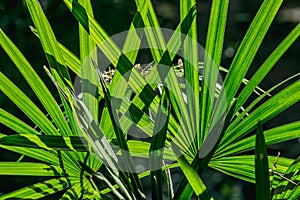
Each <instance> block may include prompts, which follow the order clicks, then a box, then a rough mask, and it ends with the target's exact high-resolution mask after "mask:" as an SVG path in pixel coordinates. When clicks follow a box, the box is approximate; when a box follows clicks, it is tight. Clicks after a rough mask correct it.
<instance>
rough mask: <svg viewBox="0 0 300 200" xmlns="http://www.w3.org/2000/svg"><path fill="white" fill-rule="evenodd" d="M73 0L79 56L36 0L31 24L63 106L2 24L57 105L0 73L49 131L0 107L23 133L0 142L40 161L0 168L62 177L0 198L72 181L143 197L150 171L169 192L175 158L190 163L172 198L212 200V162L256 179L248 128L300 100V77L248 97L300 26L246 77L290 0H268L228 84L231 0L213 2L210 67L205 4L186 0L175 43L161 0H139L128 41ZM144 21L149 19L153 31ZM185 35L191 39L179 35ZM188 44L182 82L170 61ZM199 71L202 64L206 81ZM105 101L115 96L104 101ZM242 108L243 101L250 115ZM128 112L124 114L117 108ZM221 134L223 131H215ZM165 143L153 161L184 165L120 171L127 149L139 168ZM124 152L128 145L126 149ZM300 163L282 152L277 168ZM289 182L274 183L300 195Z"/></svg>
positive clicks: (0, 114) (7, 89) (283, 133)
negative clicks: (106, 76) (133, 133)
mask: <svg viewBox="0 0 300 200" xmlns="http://www.w3.org/2000/svg"><path fill="white" fill-rule="evenodd" d="M64 2H65V4H66V6H67V7H68V8H69V9H70V10H71V12H72V13H73V15H74V16H75V18H76V19H77V21H78V23H79V39H80V41H79V44H80V56H79V58H78V57H76V56H75V54H73V53H72V52H71V51H69V50H68V49H67V48H66V47H64V46H63V45H61V44H60V43H59V42H58V41H57V40H56V38H55V35H54V33H53V31H52V28H51V26H50V24H49V22H48V20H47V18H46V16H45V14H44V13H43V10H42V8H41V6H40V5H39V3H38V1H36V0H27V5H28V8H29V11H30V15H31V17H32V19H33V22H34V25H35V28H32V30H33V32H34V33H35V34H36V35H37V36H38V37H39V39H40V41H41V44H42V46H43V49H44V52H45V54H46V58H47V60H48V63H49V66H50V72H49V71H47V73H48V75H49V76H50V78H51V79H52V81H53V82H54V84H55V85H56V87H57V88H58V91H59V94H60V100H61V103H62V106H59V104H60V103H59V102H57V101H56V100H55V99H54V97H53V95H52V94H51V93H50V91H49V90H48V89H47V87H46V86H45V84H44V83H43V81H42V80H41V79H40V78H39V76H38V75H37V74H36V73H35V72H34V70H33V69H32V67H31V66H30V64H29V62H28V61H27V60H26V59H25V58H24V56H23V55H22V54H21V52H20V51H19V50H18V49H17V47H16V46H15V45H14V44H13V43H12V42H11V41H10V40H9V38H8V37H7V36H6V35H5V34H4V32H3V31H2V30H0V44H1V46H2V47H3V49H4V50H5V52H6V53H7V54H8V55H9V57H10V58H11V59H12V61H13V62H14V63H15V65H16V66H17V68H18V70H19V71H20V72H21V73H22V75H23V76H24V78H25V79H26V81H27V82H28V83H29V85H30V87H31V88H32V90H33V91H34V92H35V94H36V95H37V97H38V98H39V100H40V101H41V103H42V105H43V107H44V108H45V110H46V112H47V115H44V113H43V112H42V111H41V109H39V108H38V107H37V106H36V105H35V104H34V103H33V102H32V101H31V100H30V99H29V98H28V97H27V96H26V95H25V94H24V93H23V92H22V91H21V90H20V89H19V88H18V87H17V86H16V85H15V84H14V83H13V82H12V81H11V80H9V79H8V78H7V77H6V76H5V75H4V74H2V73H0V86H1V88H0V89H1V91H2V92H3V93H4V94H5V95H6V96H8V97H9V98H10V99H11V100H12V101H13V102H14V103H15V104H16V105H17V106H18V107H19V108H20V109H21V110H22V111H23V112H24V113H25V114H26V115H27V116H28V117H29V119H30V120H32V121H33V122H34V123H35V124H36V126H37V127H38V128H39V129H40V130H41V131H40V132H39V131H37V130H36V129H34V128H31V127H30V126H29V125H27V124H26V123H24V122H23V121H21V120H20V119H18V118H17V117H15V116H13V115H11V114H10V113H8V112H7V111H5V110H3V109H2V108H1V109H0V122H1V123H3V124H5V125H6V126H8V127H9V128H10V129H11V130H13V131H14V132H15V133H17V134H14V135H4V134H1V135H0V147H1V148H4V149H7V150H10V151H13V152H17V153H20V154H22V155H25V156H28V157H31V158H34V159H36V160H37V162H36V163H29V162H0V174H1V175H6V174H11V175H31V176H40V175H43V176H48V177H51V176H55V178H52V179H49V180H46V181H41V182H40V183H37V184H34V185H32V186H28V187H25V188H22V189H19V190H16V191H14V192H11V193H9V194H5V195H4V196H2V197H0V199H7V198H29V199H37V198H42V197H44V196H47V195H50V194H53V193H56V192H59V191H62V190H65V192H64V194H63V196H62V198H63V199H80V198H83V199H85V198H86V199H92V198H95V199H102V198H109V197H107V196H106V194H107V193H110V195H111V196H112V197H115V198H118V199H141V198H145V194H144V192H143V190H142V186H141V183H140V180H139V179H140V178H143V177H147V176H150V177H151V180H152V183H153V195H154V196H157V198H160V199H162V196H161V190H160V188H161V187H162V170H168V169H170V168H175V167H180V168H181V170H182V171H183V173H184V175H185V179H184V180H183V181H182V182H181V185H180V187H179V188H178V190H177V192H176V193H175V196H174V197H173V194H171V193H170V194H171V198H174V199H178V198H189V197H191V195H192V194H193V193H195V194H196V195H197V196H199V198H200V199H210V195H209V194H208V193H207V188H206V186H205V184H204V182H203V181H202V179H201V176H202V173H203V172H204V170H205V168H206V167H211V168H214V169H216V170H219V171H221V172H223V173H225V174H228V175H231V176H234V177H237V178H239V179H242V180H246V181H249V182H255V180H257V178H256V177H255V176H254V174H255V173H254V170H255V165H254V157H253V156H241V155H238V154H239V153H241V152H244V151H247V150H251V149H254V148H255V137H254V136H253V135H251V134H250V133H251V131H252V130H254V129H255V128H256V124H257V123H258V122H259V121H262V123H265V122H267V121H269V120H270V119H272V118H273V117H275V116H276V115H278V114H279V113H281V112H282V111H284V110H285V109H287V108H289V107H290V106H292V105H293V104H295V103H297V102H299V100H300V98H299V97H300V94H299V92H298V88H299V86H300V82H299V81H296V82H294V83H293V84H291V85H290V86H288V87H287V88H285V89H283V90H282V91H280V92H278V93H277V94H276V95H274V96H272V97H271V98H270V99H268V100H267V101H266V102H264V103H262V104H259V103H260V101H261V100H262V99H263V98H265V97H267V96H268V95H269V93H270V92H272V91H273V90H274V89H275V88H277V87H278V86H279V85H281V84H279V85H276V86H274V87H273V88H271V89H270V90H268V91H266V92H265V91H262V93H263V94H259V96H258V97H257V98H256V100H255V101H253V103H252V104H250V105H249V106H245V105H244V104H245V102H246V101H247V100H248V98H249V96H250V95H252V94H253V93H255V92H256V89H259V88H258V84H259V83H260V82H261V81H262V79H263V78H264V77H265V76H266V75H267V73H268V72H269V71H270V70H271V69H272V67H273V66H274V65H275V63H276V62H277V61H278V60H279V59H280V57H281V56H282V55H283V53H284V52H285V51H286V50H287V49H288V47H289V46H290V45H291V44H292V43H293V42H294V41H295V40H296V39H297V38H298V37H299V35H300V28H299V27H300V26H299V25H298V26H296V27H295V28H294V29H293V31H292V32H291V33H290V34H289V35H288V36H287V37H286V39H285V40H283V42H282V43H281V44H280V45H279V46H278V47H277V48H276V49H275V50H274V51H273V52H272V53H271V55H270V56H269V58H268V59H267V60H266V61H265V62H264V63H263V64H262V66H261V67H260V68H259V70H258V71H257V72H256V73H255V75H254V76H253V77H252V78H251V79H250V80H249V81H246V86H245V87H244V89H243V90H242V92H241V93H238V90H239V89H240V88H241V85H242V84H243V82H245V74H246V73H247V71H248V69H249V67H250V65H251V64H252V62H253V59H254V57H255V55H256V54H257V51H258V49H259V47H260V46H261V43H262V41H263V38H264V36H265V35H266V33H267V31H268V29H269V27H270V25H271V23H272V21H273V19H274V17H275V15H276V13H277V11H278V9H279V7H280V5H281V3H282V0H281V1H278V0H270V1H264V2H263V4H262V5H261V8H260V10H259V11H258V13H257V15H256V16H255V18H254V20H253V22H252V23H251V25H250V27H249V29H248V31H247V33H246V35H245V37H244V39H243V41H242V43H241V45H240V47H239V49H238V51H237V53H236V55H235V57H234V59H233V61H232V63H231V66H230V68H229V70H228V71H227V72H226V78H225V80H224V83H222V82H219V81H218V78H219V73H220V71H222V70H223V68H222V67H220V66H219V65H220V62H221V55H222V48H223V41H224V37H225V27H226V18H227V12H228V11H227V9H228V4H229V2H228V1H227V0H216V1H213V3H212V8H211V15H210V22H209V27H208V33H207V39H206V45H205V47H206V50H207V52H206V54H205V55H204V63H203V64H202V65H200V66H199V65H198V64H199V60H200V57H199V54H198V52H199V46H197V43H196V41H197V34H198V33H197V23H196V17H197V13H196V2H195V1H193V0H190V1H180V23H179V25H178V27H177V28H176V31H175V32H174V33H173V34H172V35H171V37H170V39H169V41H165V37H164V35H163V31H162V29H161V28H160V25H159V22H158V19H157V16H156V14H155V11H154V8H153V5H152V3H151V1H146V0H142V1H138V0H136V1H135V3H136V7H137V11H136V13H135V15H134V18H133V20H132V23H131V25H130V28H129V32H128V34H127V36H126V39H125V43H124V45H123V47H122V48H121V47H119V46H118V44H117V43H115V42H114V41H113V39H111V38H110V36H109V35H108V34H107V33H106V32H105V30H104V29H103V28H102V27H101V25H99V24H98V23H97V22H96V20H95V19H94V17H93V11H92V7H91V4H90V2H89V1H83V0H80V1H74V0H64ZM137 27H141V28H144V29H143V30H144V32H141V31H139V29H138V28H137ZM178 33H179V35H180V36H178ZM181 34H183V35H186V36H187V37H181ZM143 37H146V40H147V42H148V44H149V46H150V47H151V48H150V50H151V55H152V58H153V61H154V62H153V65H151V68H152V70H151V71H150V73H149V74H148V75H147V76H146V77H145V76H143V74H141V73H139V71H138V69H136V68H135V64H136V59H137V55H138V53H139V48H140V46H141V43H142V40H143ZM180 48H182V52H183V54H182V55H183V57H184V58H185V60H183V68H184V76H185V79H186V82H185V83H183V84H182V83H180V82H179V81H178V74H179V73H178V72H177V71H176V69H175V68H176V66H174V65H173V64H172V63H173V61H174V58H175V55H176V54H177V53H178V51H179V49H180ZM98 50H100V51H102V52H103V53H104V55H105V56H106V57H107V58H108V60H109V62H111V64H112V65H113V66H114V67H115V69H116V71H115V75H114V76H113V78H112V81H111V83H110V84H108V83H105V82H104V81H103V77H102V75H101V73H98V71H97V70H99V69H98V66H99V67H100V70H101V71H103V70H105V68H106V66H102V65H101V60H98V59H97V51H98ZM162 65H165V66H167V68H163V67H161V66H162ZM95 67H96V69H95ZM67 68H69V69H70V70H71V71H73V72H75V74H76V75H77V77H79V78H80V80H81V81H82V85H81V87H82V88H81V91H82V98H81V96H80V95H81V94H80V95H78V94H77V93H76V92H77V91H75V89H76V88H75V87H74V84H72V83H71V82H70V76H69V72H68V70H67ZM199 69H203V76H200V80H199ZM223 71H224V70H223ZM97 73H98V77H97ZM127 74H129V75H127ZM181 76H182V75H181ZM124 77H125V78H124ZM295 77H297V76H295ZM149 83H151V84H149ZM160 84H165V85H167V87H168V90H169V89H170V91H172V92H171V93H169V92H168V90H166V92H167V95H165V94H163V95H161V94H157V93H156V92H155V90H156V89H157V88H159V85H160ZM165 85H164V86H165ZM140 86H142V87H140ZM128 88H130V89H131V90H132V91H134V93H135V96H134V97H133V98H132V99H129V98H127V99H126V98H124V96H126V95H128V94H127V93H126V91H128V90H127V89H128ZM112 99H114V100H116V102H120V103H119V104H118V105H117V106H116V105H111V102H113V101H112ZM124 99H125V100H124ZM102 102H105V103H104V105H103V104H101V103H102ZM159 102H161V104H159ZM166 102H168V103H166ZM162 104H164V106H165V107H168V105H166V104H170V111H167V112H166V113H168V115H167V120H166V122H167V124H164V126H163V127H164V128H163V129H162V130H158V129H159V128H158V127H159V123H161V122H160V119H162V114H163V112H162ZM224 105H225V106H224ZM244 107H245V108H244ZM168 108H169V107H168ZM253 108H254V109H253ZM240 109H245V110H244V111H241V113H240ZM167 110H168V109H167ZM166 113H165V114H166ZM119 115H120V117H119V118H118V117H117V118H115V116H119ZM132 127H137V128H139V129H140V130H142V131H143V132H144V133H145V134H146V135H148V136H149V137H151V140H152V142H151V143H149V142H146V141H140V140H137V139H130V138H129V137H128V135H129V132H130V128H132ZM298 129H299V122H293V123H290V124H286V125H282V126H280V127H275V128H272V129H270V130H266V131H264V132H260V133H263V134H264V136H263V137H264V138H265V140H266V144H275V143H278V142H283V141H286V140H289V139H294V138H297V137H299V134H298V133H299V131H298ZM156 132H158V134H157V135H155V133H156ZM215 134H216V135H215ZM215 136H218V137H216V138H215V139H214V140H212V138H214V137H215ZM241 138H242V139H241ZM112 147H114V148H112ZM162 147H164V151H163V154H159V155H154V157H152V161H151V166H152V167H153V166H154V165H153V164H157V162H159V163H160V164H161V165H162V164H163V163H164V162H165V161H173V162H174V161H175V163H173V164H169V165H166V166H163V165H162V166H161V168H162V169H158V170H154V171H146V172H144V173H140V174H135V173H132V172H123V171H118V170H117V169H118V167H119V166H118V162H117V161H116V160H117V158H120V157H121V156H123V158H125V161H126V162H125V164H126V165H127V170H128V169H130V168H134V164H133V160H132V156H133V157H140V158H149V153H150V155H151V152H153V151H157V150H158V149H161V148H162ZM120 149H121V150H120ZM124 151H126V152H128V153H127V154H124ZM203 152H205V153H203ZM199 155H200V156H201V160H200V161H199V159H198V156H199ZM150 158H151V156H150ZM268 158H269V166H265V165H264V167H265V168H272V166H271V163H272V160H274V159H275V158H274V157H272V156H269V157H268ZM150 160H151V159H150ZM107 163H109V164H107ZM298 163H299V162H298V160H296V161H295V162H293V160H292V159H287V158H280V160H279V161H278V168H277V170H278V173H282V174H285V176H290V175H289V174H291V173H293V176H292V177H289V178H291V179H292V180H293V181H295V182H297V181H299V180H298V178H299V176H297V166H298ZM28 166H32V168H29V167H28ZM8 167H9V169H8ZM11 167H14V168H13V169H10V168H11ZM95 180H97V181H98V182H99V183H100V185H101V188H102V187H104V189H103V190H100V189H99V188H100V187H99V185H97V184H96V183H95ZM169 183H170V179H169ZM286 184H289V183H287V182H285V181H283V180H282V181H281V180H280V179H274V181H273V182H272V187H273V188H276V189H275V192H274V194H275V199H276V198H281V197H282V196H284V195H290V197H291V198H297V188H293V189H292V190H289V189H288V187H287V185H286ZM282 186H284V187H282ZM98 187H99V188H98ZM280 188H284V189H283V190H281V189H280ZM279 190H280V191H279ZM37 191H43V192H37ZM279 196H280V197H279Z"/></svg>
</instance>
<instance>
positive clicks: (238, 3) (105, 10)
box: [0, 0, 300, 200]
mask: <svg viewBox="0 0 300 200" xmlns="http://www.w3.org/2000/svg"><path fill="white" fill-rule="evenodd" d="M40 2H41V4H42V6H43V8H44V10H45V13H46V15H47V17H48V19H49V21H50V24H51V26H52V28H53V30H54V32H55V34H56V37H57V39H58V41H60V42H61V43H62V44H64V45H65V46H66V47H68V48H69V49H70V50H71V51H73V52H74V53H75V54H77V55H79V48H78V25H77V22H76V20H75V19H74V17H73V15H72V14H71V13H70V12H69V10H68V9H67V7H66V6H65V5H64V3H63V2H62V1H58V0H41V1H40ZM261 2H262V0H251V1H243V0H231V1H230V8H229V15H228V24H227V29H226V39H225V45H224V54H223V60H222V66H224V67H226V68H228V67H229V64H230V62H231V60H232V57H233V55H234V52H235V51H236V49H237V47H238V45H239V44H240V42H241V40H242V38H243V36H244V34H245V33H246V30H247V28H248V26H249V25H250V22H251V20H252V19H253V17H254V15H255V13H256V12H257V10H258V8H259V6H260V4H261ZM92 3H93V5H94V15H95V18H96V19H97V21H98V22H99V23H100V24H101V25H102V26H103V27H104V29H105V30H106V31H107V32H108V33H109V34H110V35H113V34H117V33H119V32H121V31H125V30H128V28H129V24H130V22H131V20H132V18H133V15H134V12H135V9H136V8H135V5H134V1H133V0H129V1H128V0H92ZM153 4H154V6H155V10H156V11H157V15H158V18H159V21H160V25H161V27H164V28H170V29H175V28H176V26H177V24H178V22H179V1H178V0H169V1H167V0H160V1H158V0H155V1H153ZM209 9H210V1H207V0H202V1H199V2H198V28H199V42H200V44H201V45H202V46H205V45H204V44H205V37H206V31H207V24H208V19H209ZM299 22H300V2H299V1H298V0H288V1H284V3H283V5H282V7H281V9H280V11H279V13H278V15H277V17H276V19H275V21H274V22H273V24H272V25H271V28H270V30H269V31H268V33H267V35H266V38H265V39H264V41H263V44H262V46H261V48H260V50H259V53H258V55H257V56H256V57H255V61H254V62H253V65H252V67H251V70H250V71H249V73H248V74H247V77H248V78H249V77H251V75H252V74H253V73H254V72H255V71H256V69H257V68H258V67H259V66H260V65H261V64H262V62H263V61H264V60H265V59H266V58H267V56H268V55H269V54H270V52H271V51H272V50H273V49H274V48H275V47H276V46H277V45H278V44H279V43H280V42H281V41H282V40H283V39H284V38H285V36H286V35H287V34H288V33H289V32H290V31H291V30H292V29H293V27H295V26H296V24H297V23H299ZM30 25H33V23H32V21H31V19H30V15H29V12H28V10H27V8H26V5H25V3H24V1H21V0H9V1H8V0H6V1H5V0H0V28H2V29H3V31H4V32H5V33H6V34H7V35H8V36H9V37H10V39H11V40H12V41H13V42H14V43H15V44H16V45H17V47H18V48H19V49H20V50H21V52H22V53H23V54H24V55H25V57H26V58H27V59H28V60H29V61H30V63H31V64H32V66H33V67H34V68H35V70H36V71H37V72H38V73H39V75H40V76H41V77H42V79H43V80H45V81H46V83H47V85H48V86H49V87H50V88H52V89H53V90H54V88H53V85H52V84H51V83H50V80H49V79H48V77H47V75H46V74H45V73H44V71H43V69H42V67H43V65H45V64H47V62H46V59H45V56H44V53H43V50H42V47H41V45H40V43H39V41H38V39H37V38H36V37H35V36H34V34H32V33H31V31H30V29H29V26H30ZM299 50H300V42H299V39H298V40H297V41H296V42H295V43H294V44H293V45H292V46H291V47H290V49H289V50H288V51H287V52H286V53H285V55H284V56H283V57H282V58H281V59H280V61H279V62H278V63H277V64H276V66H275V67H274V68H273V70H272V71H271V72H270V73H269V75H268V76H267V77H266V78H265V79H264V81H263V83H262V84H261V86H262V88H264V89H268V88H270V87H271V86H273V85H274V84H276V83H278V82H280V81H282V80H284V79H286V78H287V77H289V76H291V75H294V74H296V73H299V72H300V66H299V64H300V58H299V56H300V54H299ZM0 71H1V72H3V73H4V74H6V75H7V76H8V77H9V78H10V79H11V80H13V82H14V83H16V84H17V85H18V86H19V87H20V88H21V89H22V90H23V91H24V92H25V93H26V94H27V95H28V96H29V97H30V98H31V99H33V100H34V101H35V102H36V103H37V104H39V102H38V101H37V99H36V97H35V95H34V94H33V92H32V91H31V90H30V89H29V86H28V84H27V83H25V81H24V79H23V78H22V76H21V75H20V73H19V72H18V71H17V69H16V67H14V64H13V63H12V62H11V61H10V59H9V58H8V56H7V55H6V54H5V52H4V51H3V50H2V49H0ZM285 86H286V85H285ZM0 107H1V108H4V109H6V110H8V111H9V112H11V113H12V114H14V115H17V116H20V117H21V118H23V119H24V120H26V121H28V119H26V116H24V115H23V113H22V112H21V111H20V110H18V109H17V107H16V106H15V105H14V104H13V103H12V102H10V101H9V100H8V99H7V98H6V97H5V96H4V95H3V94H2V93H0ZM299 116H300V105H299V103H298V104H296V105H294V106H292V107H291V108H290V109H288V110H287V111H285V112H284V113H282V114H281V115H279V116H278V117H276V118H274V119H272V120H271V121H270V122H269V123H267V124H266V125H265V128H271V127H274V126H277V125H281V124H284V123H287V122H292V121H296V120H299V119H300V117H299ZM28 123H30V122H28ZM0 128H1V129H0V131H1V132H2V133H7V134H9V133H11V131H10V130H9V129H7V128H6V127H4V126H0ZM278 150H280V151H281V154H282V155H283V156H285V157H291V158H296V157H297V156H299V154H300V148H299V140H293V141H288V142H285V143H282V144H279V145H273V146H271V147H270V148H269V154H270V155H276V154H277V152H278ZM18 158H19V155H17V154H14V153H10V152H8V151H5V150H0V160H7V161H9V160H10V161H15V160H17V159H18ZM174 174H175V176H177V172H176V171H174ZM178 176H179V177H180V174H179V173H178ZM38 180H40V178H37V179H31V178H30V179H29V178H24V177H12V176H1V177H0V195H1V192H2V193H6V192H9V191H12V190H14V189H17V188H20V187H23V186H26V185H28V184H29V183H34V182H36V181H38ZM204 180H205V182H206V183H207V185H208V186H209V190H210V192H211V193H212V195H213V196H214V197H215V199H230V200H238V199H254V195H255V193H254V185H253V184H249V183H246V182H243V181H240V180H237V179H234V178H231V177H228V176H226V175H223V174H221V173H219V172H215V171H213V170H208V171H207V173H206V175H205V176H204ZM54 199H55V198H54Z"/></svg>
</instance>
